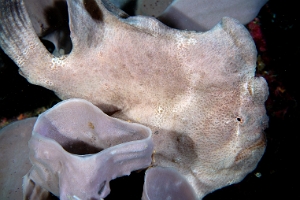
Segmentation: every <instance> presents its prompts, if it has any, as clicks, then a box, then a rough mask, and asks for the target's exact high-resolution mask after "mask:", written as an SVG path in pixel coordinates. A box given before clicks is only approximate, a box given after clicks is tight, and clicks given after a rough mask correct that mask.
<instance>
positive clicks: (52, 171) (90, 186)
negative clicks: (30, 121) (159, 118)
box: [24, 99, 153, 200]
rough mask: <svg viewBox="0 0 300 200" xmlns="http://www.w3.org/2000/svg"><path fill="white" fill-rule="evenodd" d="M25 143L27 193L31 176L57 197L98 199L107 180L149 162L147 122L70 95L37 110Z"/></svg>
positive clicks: (150, 148)
mask: <svg viewBox="0 0 300 200" xmlns="http://www.w3.org/2000/svg"><path fill="white" fill-rule="evenodd" d="M29 148H30V161H31V163H32V164H33V167H32V169H31V171H30V172H29V173H28V177H27V179H26V181H24V183H25V186H24V189H25V191H27V193H28V192H29V193H30V191H28V189H27V188H28V187H30V188H31V187H32V182H34V183H35V184H36V185H39V186H41V187H42V188H44V189H46V190H47V191H50V192H51V193H53V194H54V195H56V196H59V197H60V199H61V200H64V199H100V198H104V197H106V196H107V195H108V194H109V193H110V187H109V181H110V180H112V179H115V178H117V177H120V176H123V175H129V174H130V172H132V171H133V170H137V169H142V168H146V167H148V166H149V165H150V164H151V154H152V151H153V143H152V139H151V130H150V129H149V128H147V127H145V126H142V125H139V124H135V123H129V122H125V121H122V120H119V119H115V118H112V117H109V116H107V115H106V114H104V113H103V112H102V111H101V110H100V109H99V108H97V107H96V106H94V105H93V104H91V103H90V102H88V101H86V100H81V99H70V100H66V101H64V102H62V103H59V104H57V105H56V106H54V107H53V108H52V109H50V110H48V111H46V112H45V113H43V114H41V115H40V116H39V118H38V120H37V122H36V124H35V126H34V129H33V134H32V138H31V139H30V141H29ZM28 179H30V180H32V182H30V181H29V180H28ZM26 183H29V184H27V185H26ZM25 196H30V195H28V194H25ZM31 198H32V199H34V197H31Z"/></svg>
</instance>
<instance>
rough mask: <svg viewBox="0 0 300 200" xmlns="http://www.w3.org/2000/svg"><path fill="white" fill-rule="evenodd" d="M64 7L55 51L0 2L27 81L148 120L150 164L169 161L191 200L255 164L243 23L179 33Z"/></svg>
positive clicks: (259, 91) (250, 62)
mask: <svg viewBox="0 0 300 200" xmlns="http://www.w3.org/2000/svg"><path fill="white" fill-rule="evenodd" d="M3 1H4V0H1V1H0V5H1V3H2V2H3ZM68 7H69V19H70V25H69V26H70V30H71V39H72V44H73V49H72V51H71V53H70V54H69V55H65V56H62V57H54V56H53V55H51V54H50V53H49V52H48V51H47V50H46V49H45V48H44V47H43V45H42V44H41V43H40V42H39V40H38V38H37V36H36V34H35V32H34V29H33V28H32V26H31V24H30V21H29V18H28V15H27V13H26V11H25V10H24V7H23V6H21V7H19V8H20V9H21V10H22V9H23V10H22V11H21V12H20V11H19V13H21V14H19V15H14V14H11V13H10V12H7V11H5V10H1V14H2V16H12V17H11V18H8V17H5V18H1V19H0V24H1V26H0V28H3V29H2V30H3V31H2V32H1V33H0V44H1V46H2V48H3V49H4V51H5V52H6V53H7V54H8V55H9V56H10V57H11V58H12V59H13V60H14V61H15V62H16V64H17V65H18V66H19V67H20V72H21V74H22V75H23V76H24V77H26V78H27V80H28V81H30V82H31V83H33V84H37V85H41V86H44V87H46V88H48V89H51V90H53V91H55V92H56V94H57V95H58V96H59V97H61V98H62V99H68V98H71V97H77V98H83V99H87V100H89V101H91V102H92V103H93V104H95V105H96V106H98V107H99V108H101V109H102V110H103V111H104V112H106V113H110V114H113V116H114V117H117V118H121V119H124V120H130V121H133V122H137V123H140V124H143V125H146V126H148V127H150V128H151V129H152V132H153V133H154V134H153V140H154V143H155V148H154V150H155V154H154V157H153V158H154V162H155V163H154V164H155V165H158V166H163V167H174V168H175V169H176V170H177V171H179V172H180V173H181V174H182V175H184V176H185V177H186V178H187V180H188V182H189V183H190V184H191V186H192V187H193V189H194V190H195V192H196V195H197V197H198V198H199V199H201V198H202V197H203V196H205V195H206V194H207V193H209V192H212V191H214V190H216V189H218V188H221V187H224V186H226V185H230V184H233V183H236V182H239V181H240V180H242V179H243V178H244V177H245V176H246V175H247V174H248V173H249V172H251V171H252V170H253V169H254V168H255V167H256V165H257V163H258V161H259V160H260V158H261V156H262V155H263V153H264V149H265V138H264V133H263V130H264V129H265V128H266V127H267V123H268V117H267V116H266V111H265V106H264V102H265V100H266V98H267V96H268V87H267V83H266V81H265V80H264V79H263V78H261V77H259V78H257V77H254V73H255V67H256V49H255V45H254V43H253V41H252V38H251V36H250V34H249V33H248V31H247V30H246V29H245V28H244V26H243V25H241V24H240V23H238V22H237V21H236V20H233V19H231V18H223V19H222V21H221V23H219V24H218V25H217V26H215V27H214V28H213V29H212V30H210V31H208V32H205V33H200V32H193V31H180V30H175V29H171V28H168V27H166V26H164V25H163V24H162V23H160V22H159V21H157V20H155V19H154V18H148V17H141V16H139V17H129V18H126V19H124V18H120V17H118V16H117V14H116V15H114V14H112V13H111V12H109V11H108V10H106V8H105V7H104V6H103V4H102V3H100V2H98V5H96V6H95V5H93V8H95V9H94V10H93V11H96V12H91V13H90V14H89V13H88V12H86V9H87V10H89V9H88V8H85V7H84V6H83V4H82V2H81V1H73V0H70V1H68ZM12 12H13V11H12ZM17 16H21V18H23V19H22V20H23V21H24V22H23V23H21V24H18V25H16V24H15V22H14V21H18V20H19V19H14V18H18V17H17ZM91 16H92V17H91ZM19 25H20V26H21V28H20V29H19V28H16V27H17V26H19ZM0 30H1V29H0Z"/></svg>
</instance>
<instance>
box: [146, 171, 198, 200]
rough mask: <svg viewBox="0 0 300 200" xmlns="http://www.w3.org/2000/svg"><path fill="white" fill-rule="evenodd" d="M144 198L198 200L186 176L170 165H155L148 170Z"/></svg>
mask: <svg viewBox="0 0 300 200" xmlns="http://www.w3.org/2000/svg"><path fill="white" fill-rule="evenodd" d="M142 199H143V200H158V199H169V200H183V199H184V200H196V199H197V196H196V193H195V191H194V190H193V188H192V186H191V185H190V184H189V183H188V181H187V180H186V178H185V177H184V176H182V175H181V174H179V173H178V171H176V169H174V168H169V167H153V168H150V169H148V170H147V171H146V175H145V184H144V190H143V198H142Z"/></svg>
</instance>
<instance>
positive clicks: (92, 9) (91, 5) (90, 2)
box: [83, 0, 103, 21]
mask: <svg viewBox="0 0 300 200" xmlns="http://www.w3.org/2000/svg"><path fill="white" fill-rule="evenodd" d="M83 5H84V7H85V9H86V11H87V12H88V13H89V15H90V16H91V18H93V19H94V20H98V21H102V20H103V13H102V11H101V9H100V8H99V6H98V4H97V2H96V1H94V0H84V1H83Z"/></svg>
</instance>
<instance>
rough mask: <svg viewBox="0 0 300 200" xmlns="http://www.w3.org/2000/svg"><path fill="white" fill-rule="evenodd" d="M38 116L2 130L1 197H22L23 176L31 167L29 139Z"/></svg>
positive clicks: (0, 142)
mask: <svg viewBox="0 0 300 200" xmlns="http://www.w3.org/2000/svg"><path fill="white" fill-rule="evenodd" d="M35 121H36V118H29V119H25V120H22V121H17V122H14V123H12V124H10V125H8V126H6V127H4V128H2V129H1V130H0V199H1V200H2V199H3V200H4V199H21V198H22V177H23V176H25V175H26V173H27V172H28V170H30V168H31V163H30V161H29V158H28V155H29V148H28V145H27V143H28V140H29V139H30V137H31V132H32V128H33V125H34V123H35Z"/></svg>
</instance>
